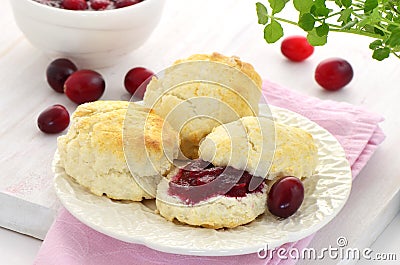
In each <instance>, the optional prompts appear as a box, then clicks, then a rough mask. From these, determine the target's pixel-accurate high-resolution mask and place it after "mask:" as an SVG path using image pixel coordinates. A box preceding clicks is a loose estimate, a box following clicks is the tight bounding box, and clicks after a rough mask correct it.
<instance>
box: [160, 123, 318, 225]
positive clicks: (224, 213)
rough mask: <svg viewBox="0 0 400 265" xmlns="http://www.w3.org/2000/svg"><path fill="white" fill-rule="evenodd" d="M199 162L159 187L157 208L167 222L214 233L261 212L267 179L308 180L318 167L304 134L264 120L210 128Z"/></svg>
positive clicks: (313, 149)
mask: <svg viewBox="0 0 400 265" xmlns="http://www.w3.org/2000/svg"><path fill="white" fill-rule="evenodd" d="M199 157H200V159H198V160H196V161H195V162H193V163H191V164H189V165H188V166H186V167H183V168H181V169H179V170H176V171H174V172H171V174H170V175H169V180H163V181H161V182H160V184H159V186H158V191H157V196H156V205H157V209H158V211H159V213H160V215H162V216H163V217H164V218H166V219H167V220H169V221H173V220H174V219H176V220H178V221H179V222H182V223H185V224H189V225H194V226H203V227H209V228H214V229H218V228H223V227H226V228H233V227H236V226H239V225H243V224H247V223H249V222H251V221H253V220H254V219H256V218H257V216H259V215H261V214H263V213H264V212H265V211H266V201H267V191H268V187H267V182H268V181H267V180H273V179H275V178H277V177H279V176H288V175H290V176H296V177H298V178H304V177H309V176H311V175H313V174H314V170H315V168H316V166H317V163H318V162H317V161H318V156H317V148H316V146H315V143H314V140H313V138H312V136H311V135H310V134H309V133H307V132H306V131H304V130H301V129H298V128H294V127H290V126H286V125H283V124H279V123H275V122H274V121H273V120H271V119H269V118H264V117H243V118H241V119H239V120H237V121H234V122H231V123H228V124H224V125H221V126H218V127H216V128H214V129H213V131H212V132H211V133H210V134H209V135H207V136H206V137H205V139H204V140H203V141H202V142H201V144H200V148H199Z"/></svg>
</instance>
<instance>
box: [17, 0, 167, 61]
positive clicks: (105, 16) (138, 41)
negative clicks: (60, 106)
mask: <svg viewBox="0 0 400 265" xmlns="http://www.w3.org/2000/svg"><path fill="white" fill-rule="evenodd" d="M10 3H11V6H12V10H13V13H14V18H15V21H16V23H17V25H18V27H19V28H20V30H21V31H22V32H23V34H24V35H25V37H26V38H27V39H28V40H29V42H30V43H32V45H33V46H35V47H36V48H38V49H40V50H42V51H43V52H44V53H46V54H48V55H49V56H50V57H53V58H55V57H67V58H70V59H71V60H74V61H75V62H77V64H79V65H80V66H81V67H91V68H101V67H107V66H111V65H114V64H116V63H118V62H119V61H120V60H121V59H122V58H123V57H124V55H126V54H128V53H130V52H132V51H133V50H135V49H137V48H138V47H140V46H141V45H143V44H144V43H145V41H146V40H147V39H148V38H149V37H150V36H151V34H152V32H153V30H154V29H155V28H156V26H157V24H158V22H159V20H160V18H161V15H162V10H163V6H164V3H165V0H18V1H15V0H13V1H10Z"/></svg>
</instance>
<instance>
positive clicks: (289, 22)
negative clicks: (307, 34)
mask: <svg viewBox="0 0 400 265" xmlns="http://www.w3.org/2000/svg"><path fill="white" fill-rule="evenodd" d="M269 17H270V18H271V19H275V20H277V21H280V22H285V23H288V24H291V25H295V26H299V24H297V22H294V21H291V20H288V19H284V18H280V17H274V16H269Z"/></svg>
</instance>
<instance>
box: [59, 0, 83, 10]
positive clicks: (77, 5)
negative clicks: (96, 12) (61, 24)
mask: <svg viewBox="0 0 400 265" xmlns="http://www.w3.org/2000/svg"><path fill="white" fill-rule="evenodd" d="M61 6H62V7H63V8H65V9H69V10H86V9H88V4H87V2H86V0H62V2H61Z"/></svg>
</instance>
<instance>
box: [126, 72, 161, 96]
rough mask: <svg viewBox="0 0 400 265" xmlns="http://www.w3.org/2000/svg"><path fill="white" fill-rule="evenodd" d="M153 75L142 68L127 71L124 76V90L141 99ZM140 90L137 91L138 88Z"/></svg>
mask: <svg viewBox="0 0 400 265" xmlns="http://www.w3.org/2000/svg"><path fill="white" fill-rule="evenodd" d="M153 75H154V73H153V72H152V71H150V70H149V69H146V68H144V67H135V68H132V69H131V70H129V71H128V73H126V75H125V80H124V85H125V89H126V90H127V91H128V92H129V93H130V94H132V95H135V96H136V97H138V98H141V99H143V96H144V92H145V91H146V86H147V85H148V83H149V82H150V80H151V78H150V77H151V76H153ZM139 87H140V88H141V89H139V90H138V88H139Z"/></svg>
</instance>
